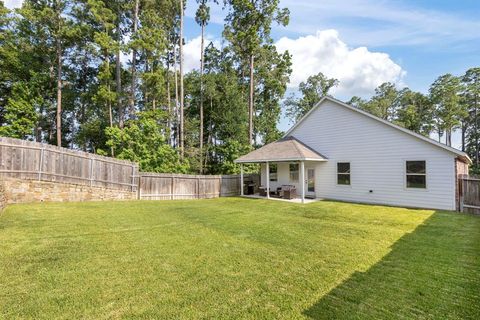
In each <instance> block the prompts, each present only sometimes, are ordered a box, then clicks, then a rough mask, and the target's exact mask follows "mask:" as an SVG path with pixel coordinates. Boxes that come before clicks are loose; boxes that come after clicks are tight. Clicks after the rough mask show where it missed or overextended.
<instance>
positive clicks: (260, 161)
mask: <svg viewBox="0 0 480 320" xmlns="http://www.w3.org/2000/svg"><path fill="white" fill-rule="evenodd" d="M289 161H318V162H326V161H328V159H316V158H278V159H255V160H242V159H236V160H233V162H234V163H265V162H289Z"/></svg>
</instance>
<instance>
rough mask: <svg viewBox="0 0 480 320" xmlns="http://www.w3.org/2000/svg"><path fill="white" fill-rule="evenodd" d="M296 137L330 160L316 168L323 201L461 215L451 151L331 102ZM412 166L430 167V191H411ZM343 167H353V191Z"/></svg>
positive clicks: (311, 118)
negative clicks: (340, 172)
mask: <svg viewBox="0 0 480 320" xmlns="http://www.w3.org/2000/svg"><path fill="white" fill-rule="evenodd" d="M290 135H292V136H294V137H295V138H297V139H299V140H300V141H302V142H303V143H305V144H306V145H308V146H309V147H311V148H313V149H315V150H316V151H318V152H320V153H321V154H322V155H324V156H326V157H328V162H323V163H318V164H316V196H317V197H319V198H329V199H337V200H345V201H355V202H368V203H380V204H389V205H398V206H409V207H424V208H438V209H447V210H455V169H454V159H455V155H454V154H453V153H451V152H449V151H447V150H444V149H442V148H440V147H438V146H435V145H432V144H430V143H428V142H425V141H422V140H420V139H418V138H416V137H413V136H411V135H409V134H407V133H404V132H402V131H400V130H398V129H395V128H393V127H390V126H388V125H386V124H384V123H381V122H379V121H377V120H375V119H371V118H369V117H367V116H365V115H362V114H360V113H358V112H356V111H352V110H349V109H348V108H345V107H343V106H341V105H338V104H337V103H335V102H332V101H329V100H325V101H324V102H323V103H322V105H321V106H319V107H318V108H317V109H316V110H314V111H313V112H312V113H311V114H310V116H308V117H307V118H305V119H304V121H303V122H302V123H300V124H299V125H298V126H297V127H296V128H295V129H294V130H293V131H292V132H291V133H290ZM406 160H425V161H426V165H427V189H407V188H406V187H405V161H406ZM337 161H338V162H343V161H345V162H350V163H351V185H350V186H339V185H337V181H336V163H337ZM282 171H284V170H279V174H280V172H282ZM287 173H288V170H287ZM272 186H273V185H272ZM369 190H372V191H373V192H369Z"/></svg>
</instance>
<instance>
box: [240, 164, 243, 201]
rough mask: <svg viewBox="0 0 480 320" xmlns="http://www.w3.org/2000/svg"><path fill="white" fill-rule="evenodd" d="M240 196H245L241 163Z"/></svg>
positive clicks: (241, 165)
mask: <svg viewBox="0 0 480 320" xmlns="http://www.w3.org/2000/svg"><path fill="white" fill-rule="evenodd" d="M240 195H241V196H243V163H240Z"/></svg>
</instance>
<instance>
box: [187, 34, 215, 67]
mask: <svg viewBox="0 0 480 320" xmlns="http://www.w3.org/2000/svg"><path fill="white" fill-rule="evenodd" d="M201 41H202V38H201V37H200V36H198V37H196V38H193V39H192V40H189V41H187V42H186V43H185V45H184V46H183V62H184V68H185V73H187V72H189V71H192V70H194V69H200V45H201ZM210 42H213V45H214V46H215V47H216V48H220V41H218V40H215V39H212V37H211V36H209V35H207V36H206V37H205V48H206V47H207V46H208V45H209V44H210Z"/></svg>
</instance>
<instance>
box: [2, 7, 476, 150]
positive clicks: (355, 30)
mask: <svg viewBox="0 0 480 320" xmlns="http://www.w3.org/2000/svg"><path fill="white" fill-rule="evenodd" d="M0 1H1V0H0ZM21 2H22V0H6V1H5V4H6V6H7V7H9V8H13V7H18V6H20V5H21ZM220 2H222V1H220ZM280 6H281V7H287V8H288V9H289V10H290V23H289V25H288V26H286V27H280V26H274V27H273V29H272V37H273V39H274V41H275V43H276V46H277V49H278V50H279V51H280V52H283V51H285V50H288V51H289V52H290V54H292V63H293V64H292V70H293V71H292V75H291V79H290V83H289V85H288V92H289V93H293V92H295V91H296V88H297V87H298V84H299V83H300V82H301V81H304V80H306V79H307V78H308V76H310V75H313V74H316V73H318V72H323V73H324V74H326V75H327V76H329V77H334V78H336V79H338V80H339V82H340V83H339V85H338V87H337V88H335V90H334V91H333V92H332V94H333V95H334V96H335V97H337V98H339V99H341V100H349V99H350V98H351V97H352V96H353V95H358V96H361V97H364V98H368V97H370V96H371V95H372V94H373V93H374V89H375V88H376V87H377V86H378V85H380V84H381V83H383V82H386V81H390V82H394V83H395V84H397V86H398V87H399V88H402V87H404V86H408V87H410V88H411V89H412V90H416V91H420V92H423V93H427V92H428V88H429V86H430V84H431V83H432V82H433V81H435V79H436V78H437V77H438V76H440V75H442V74H445V73H452V74H454V75H461V74H463V73H464V72H465V71H466V70H467V69H468V68H471V67H474V66H480V19H479V18H478V17H479V16H480V0H456V1H453V0H395V1H394V0H343V1H339V0H321V1H320V0H318V1H315V0H280ZM196 7H197V3H196V1H194V0H188V1H187V9H186V11H185V15H186V19H185V36H186V45H185V65H186V71H189V70H192V69H194V68H198V66H199V60H200V55H199V52H200V38H199V35H200V27H199V26H198V25H197V24H196V23H195V20H194V16H195V10H196ZM224 16H225V12H223V11H222V9H221V7H220V6H214V7H212V9H211V21H210V24H209V25H208V26H207V31H206V32H207V38H208V40H209V41H213V42H214V44H215V45H216V46H221V45H222V43H221V42H222V40H221V33H222V30H223V19H224ZM290 125H291V123H290V122H289V120H288V119H286V118H285V117H283V116H282V119H281V121H280V123H279V129H281V130H287V129H288V127H289V126H290ZM453 144H454V146H456V147H458V146H459V137H458V134H456V135H455V136H454V141H453Z"/></svg>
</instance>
